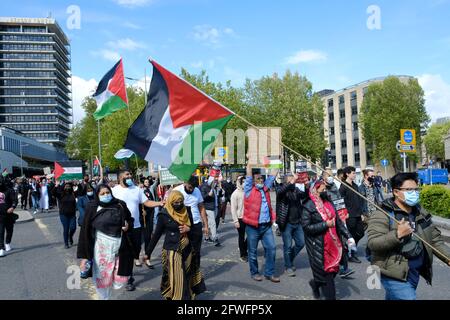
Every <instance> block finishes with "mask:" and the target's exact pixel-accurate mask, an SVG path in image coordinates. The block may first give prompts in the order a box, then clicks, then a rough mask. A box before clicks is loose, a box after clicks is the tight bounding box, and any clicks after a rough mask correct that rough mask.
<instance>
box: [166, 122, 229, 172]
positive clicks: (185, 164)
mask: <svg viewBox="0 0 450 320" xmlns="http://www.w3.org/2000/svg"><path fill="white" fill-rule="evenodd" d="M232 117H233V115H229V116H227V117H224V118H220V119H217V120H214V121H210V122H202V123H201V124H200V123H199V124H194V125H193V126H192V127H191V128H190V129H189V133H188V134H187V136H186V138H185V139H184V141H183V145H182V147H181V149H180V151H179V152H178V156H177V158H176V159H175V161H174V163H172V165H171V166H170V167H169V171H170V173H172V174H173V175H174V176H176V177H178V178H179V179H181V180H183V181H187V180H189V178H190V176H191V175H192V173H193V172H194V171H195V169H197V167H198V165H199V164H200V162H201V161H202V160H203V159H204V158H205V156H206V154H207V153H208V152H210V151H211V148H212V146H213V144H214V142H215V141H216V138H217V135H218V134H219V133H220V131H221V130H222V128H223V127H224V126H225V125H226V124H227V122H228V121H230V119H231V118H232ZM211 129H217V130H218V131H217V133H214V134H213V135H212V136H211V137H210V140H209V141H204V140H203V137H204V133H205V132H206V131H208V130H211ZM194 140H195V143H194ZM200 145H201V146H200ZM184 150H186V151H188V152H190V154H189V155H184V154H183V152H184ZM199 151H200V152H201V156H199V154H198V152H199Z"/></svg>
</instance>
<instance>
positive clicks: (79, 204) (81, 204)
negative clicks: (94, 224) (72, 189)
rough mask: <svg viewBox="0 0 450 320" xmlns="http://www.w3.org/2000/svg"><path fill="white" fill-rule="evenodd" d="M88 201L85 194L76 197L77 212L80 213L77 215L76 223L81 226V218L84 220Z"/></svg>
mask: <svg viewBox="0 0 450 320" xmlns="http://www.w3.org/2000/svg"><path fill="white" fill-rule="evenodd" d="M88 202H89V199H88V197H87V196H82V197H79V198H78V201H77V209H78V212H79V213H80V215H79V217H78V225H79V226H80V227H81V225H82V224H83V220H84V211H85V210H86V209H85V208H86V204H87V203H88Z"/></svg>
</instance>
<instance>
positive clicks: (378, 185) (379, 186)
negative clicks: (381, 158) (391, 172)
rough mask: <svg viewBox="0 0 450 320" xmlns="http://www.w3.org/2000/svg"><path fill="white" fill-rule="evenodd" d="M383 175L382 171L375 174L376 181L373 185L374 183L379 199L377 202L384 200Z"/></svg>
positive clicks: (376, 196)
mask: <svg viewBox="0 0 450 320" xmlns="http://www.w3.org/2000/svg"><path fill="white" fill-rule="evenodd" d="M383 182H384V181H383V177H382V176H381V171H378V172H377V175H376V176H374V181H373V185H374V191H375V199H376V201H377V203H381V202H383V200H384V197H383V189H382V188H383Z"/></svg>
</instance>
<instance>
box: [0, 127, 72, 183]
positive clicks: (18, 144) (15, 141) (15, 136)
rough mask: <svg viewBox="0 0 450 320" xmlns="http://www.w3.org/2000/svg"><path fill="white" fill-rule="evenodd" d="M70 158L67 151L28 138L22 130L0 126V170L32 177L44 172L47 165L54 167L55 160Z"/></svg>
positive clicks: (14, 174) (16, 175)
mask: <svg viewBox="0 0 450 320" xmlns="http://www.w3.org/2000/svg"><path fill="white" fill-rule="evenodd" d="M62 160H68V159H67V156H66V154H65V153H63V152H60V151H58V150H57V149H56V148H55V147H54V146H51V145H49V144H46V143H41V142H38V141H36V140H35V139H31V138H28V137H27V136H25V135H24V134H22V133H21V132H19V131H17V130H14V129H11V128H7V127H0V171H1V172H3V170H5V169H6V170H7V172H8V173H12V174H13V176H15V177H18V176H21V175H22V172H23V174H24V175H25V176H27V177H30V176H32V175H35V174H37V175H40V174H43V173H44V168H45V167H52V168H53V167H54V162H55V161H62Z"/></svg>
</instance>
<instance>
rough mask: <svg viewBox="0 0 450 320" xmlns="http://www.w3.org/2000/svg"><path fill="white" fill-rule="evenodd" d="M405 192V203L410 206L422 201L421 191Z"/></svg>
mask: <svg viewBox="0 0 450 320" xmlns="http://www.w3.org/2000/svg"><path fill="white" fill-rule="evenodd" d="M403 194H404V195H405V203H406V204H407V205H408V206H410V207H414V206H415V205H417V204H418V203H419V201H420V193H419V191H404V192H403Z"/></svg>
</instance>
